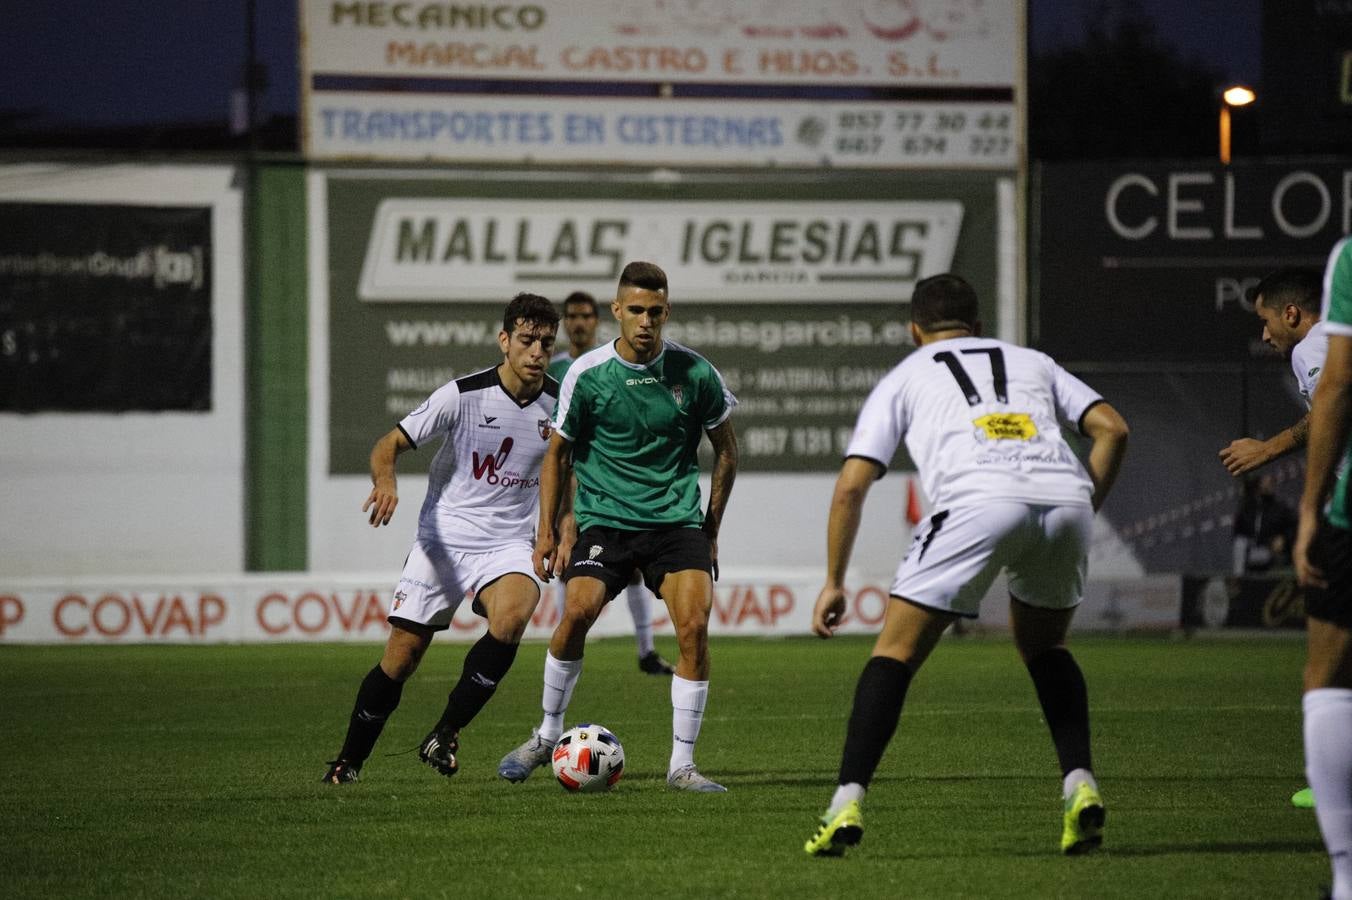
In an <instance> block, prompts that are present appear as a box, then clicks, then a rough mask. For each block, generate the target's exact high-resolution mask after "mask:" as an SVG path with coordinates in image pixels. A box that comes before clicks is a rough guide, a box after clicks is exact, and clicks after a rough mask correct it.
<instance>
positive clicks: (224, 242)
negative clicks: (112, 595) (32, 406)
mask: <svg viewBox="0 0 1352 900" xmlns="http://www.w3.org/2000/svg"><path fill="white" fill-rule="evenodd" d="M0 200H4V201H11V202H15V201H26V202H63V203H110V204H145V205H150V206H174V205H184V206H210V207H211V208H212V212H211V222H212V239H211V243H212V267H211V280H212V331H213V335H212V409H211V411H210V412H209V413H196V414H188V413H123V414H106V413H81V414H78V415H76V414H68V413H38V414H30V415H20V414H7V413H0V502H3V504H4V508H5V512H4V516H3V517H0V576H14V577H23V576H49V575H56V576H70V575H85V574H99V575H114V574H142V573H145V574H159V575H165V574H175V573H182V572H202V571H208V572H222V573H232V572H240V571H242V570H243V565H244V538H243V529H244V518H243V498H244V449H243V447H244V430H243V422H244V415H243V409H244V396H243V362H242V360H243V352H244V339H243V330H242V315H241V310H242V306H243V287H242V274H241V271H242V270H241V259H242V253H241V198H240V192H239V190H238V189H237V188H236V187H235V185H234V169H232V168H230V167H226V166H131V165H111V166H90V165H50V164H46V165H21V166H0Z"/></svg>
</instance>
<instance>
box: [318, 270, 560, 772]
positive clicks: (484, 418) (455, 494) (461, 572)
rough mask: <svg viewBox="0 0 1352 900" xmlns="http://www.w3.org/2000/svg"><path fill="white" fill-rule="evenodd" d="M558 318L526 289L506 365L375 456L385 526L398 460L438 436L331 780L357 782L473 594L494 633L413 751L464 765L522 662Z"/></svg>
mask: <svg viewBox="0 0 1352 900" xmlns="http://www.w3.org/2000/svg"><path fill="white" fill-rule="evenodd" d="M558 325H559V314H558V311H557V310H555V309H554V305H553V304H552V303H550V302H549V301H548V300H546V299H545V298H544V297H541V296H538V295H536V294H518V295H517V296H516V297H515V298H514V299H513V300H512V301H511V303H509V304H508V305H507V308H506V310H505V311H504V313H503V319H502V331H500V332H499V333H498V347H499V348H500V349H501V351H502V362H501V363H500V364H499V365H497V366H495V367H493V368H489V369H484V370H482V371H480V372H475V373H473V374H471V375H466V376H464V377H463V378H457V379H455V380H454V381H451V382H448V383H447V384H445V385H443V386H442V387H440V388H438V389H437V390H436V391H435V392H434V393H433V394H432V396H430V397H429V398H428V399H427V400H426V401H425V402H424V403H423V404H422V405H421V406H419V407H418V408H417V409H415V410H414V411H413V412H411V413H409V414H408V415H407V416H405V417H404V419H403V420H402V421H400V422H399V424H398V425H396V426H395V427H394V428H393V429H392V430H391V431H390V432H389V433H388V434H386V435H385V436H384V437H382V438H381V439H380V440H379V441H377V442H376V444H375V447H374V448H373V449H372V450H371V482H372V484H373V487H372V488H371V493H370V494H369V495H368V496H367V498H366V502H365V503H364V504H362V512H369V519H368V521H369V522H370V523H371V525H372V526H373V527H377V528H378V527H380V526H381V525H388V524H389V522H390V518H391V517H392V516H393V515H394V510H395V507H396V506H397V505H398V503H399V492H398V487H397V483H396V477H395V459H396V458H397V457H398V456H399V455H400V454H401V453H404V452H406V451H408V450H414V449H417V448H418V446H419V445H421V444H423V443H426V442H427V441H429V440H432V439H434V438H438V437H440V438H442V445H441V448H440V449H439V450H438V451H437V455H436V457H435V458H434V459H433V460H432V467H431V470H430V472H429V473H428V482H427V498H426V499H425V500H424V501H423V506H422V511H421V512H420V513H419V514H418V535H417V538H416V539H415V540H414V542H413V548H412V549H411V550H410V551H409V554H408V558H407V559H406V560H405V562H404V570H403V573H402V574H401V575H400V577H399V584H398V586H397V587H396V588H395V591H394V596H393V598H392V600H391V605H390V615H389V622H390V636H389V639H388V640H387V641H386V644H385V651H384V654H383V655H382V656H381V659H380V662H379V663H378V664H377V665H376V666H375V667H374V668H373V669H371V671H370V672H368V673H367V674H366V678H365V679H364V680H363V681H362V683H361V687H360V689H359V690H358V691H357V702H356V704H355V705H354V706H353V708H352V714H351V716H350V718H349V721H348V728H347V737H346V738H345V739H344V741H343V747H342V749H341V750H339V751H338V757H337V759H335V760H333V761H332V762H330V763H329V770H328V772H327V773H326V774H325V775H324V779H323V780H324V781H325V782H328V783H331V784H346V783H348V782H352V781H356V780H357V777H358V773H359V772H360V770H361V767H362V764H363V763H365V761H366V758H367V757H368V756H370V755H371V749H372V748H373V747H374V746H375V743H376V740H377V739H378V738H379V737H380V732H381V730H382V729H384V727H385V722H386V720H388V719H389V717H390V715H391V714H392V713H393V712H394V710H395V708H396V707H398V705H399V698H400V695H401V694H402V692H403V689H404V682H406V681H407V680H408V678H409V677H410V676H411V675H412V674H413V673H414V671H415V670H416V669H417V668H418V663H419V662H420V661H421V660H422V657H423V654H424V653H426V652H427V648H428V646H429V645H430V644H431V643H432V637H433V635H435V634H436V633H437V632H438V631H444V630H445V629H446V628H448V627H449V626H450V623H451V617H452V616H453V615H455V611H456V609H457V608H458V607H459V606H460V602H461V601H462V600H463V599H464V598H465V595H466V593H467V592H468V593H471V594H472V595H473V597H474V602H473V609H474V611H475V612H476V613H478V614H479V615H481V616H483V617H484V618H486V619H487V620H488V631H487V633H486V634H484V636H483V637H481V638H480V639H479V640H478V641H477V642H476V643H475V644H474V646H473V647H471V648H470V650H469V652H468V653H467V654H466V655H465V663H464V669H463V671H462V672H461V675H460V680H459V681H457V682H456V684H455V686H454V687H453V688H452V689H451V693H450V696H449V697H448V698H447V701H446V708H445V710H444V711H443V712H442V715H441V718H440V720H438V721H437V723H436V725H435V726H433V728H432V730H431V731H430V732H429V733H428V735H427V737H426V738H424V739H423V742H422V745H421V746H420V747H419V749H418V755H419V758H420V759H422V761H423V762H425V763H427V765H429V766H431V767H432V768H433V769H435V770H436V771H437V772H439V773H441V774H442V775H446V776H451V775H454V774H455V773H456V772H457V771H458V770H459V768H460V764H459V761H458V760H457V759H456V756H455V754H456V753H457V752H458V751H459V747H460V741H459V734H460V730H461V729H462V728H464V727H465V726H466V725H468V724H469V723H470V721H471V720H472V719H473V718H474V717H475V715H477V714H478V712H479V710H481V709H482V708H483V707H484V704H486V703H487V702H488V701H489V699H490V698H491V697H492V696H493V693H494V691H495V690H496V689H497V686H498V684H499V682H501V681H502V679H503V677H504V676H505V675H506V674H507V670H508V669H510V668H511V665H512V661H513V660H515V659H516V651H517V647H518V645H519V644H520V643H521V635H522V634H523V633H524V632H525V630H526V625H527V623H528V622H529V620H530V616H531V614H532V613H533V612H534V611H535V606H536V604H537V603H539V601H540V582H539V581H538V580H537V579H536V576H535V569H534V562H533V561H532V559H531V550H532V540H531V538H532V532H533V529H534V525H535V513H536V502H537V496H538V493H537V485H538V484H539V470H540V460H541V459H542V458H543V456H544V454H545V449H546V448H547V447H548V441H549V436H550V419H551V417H552V416H553V413H554V408H555V404H556V402H557V399H558V383H557V382H555V381H554V380H553V379H552V378H549V377H548V376H547V375H546V374H545V372H546V368H547V367H548V364H549V356H550V353H551V352H552V350H553V348H554V336H555V333H556V331H557V329H558Z"/></svg>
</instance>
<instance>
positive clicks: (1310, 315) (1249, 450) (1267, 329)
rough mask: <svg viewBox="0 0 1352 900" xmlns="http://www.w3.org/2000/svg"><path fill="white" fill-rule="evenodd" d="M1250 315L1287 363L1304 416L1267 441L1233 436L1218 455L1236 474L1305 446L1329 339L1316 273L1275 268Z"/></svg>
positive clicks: (1257, 292)
mask: <svg viewBox="0 0 1352 900" xmlns="http://www.w3.org/2000/svg"><path fill="white" fill-rule="evenodd" d="M1252 296H1253V311H1254V312H1255V313H1256V314H1257V315H1258V318H1259V319H1261V320H1262V322H1263V341H1264V342H1266V343H1267V344H1269V345H1270V346H1271V347H1272V348H1273V349H1275V350H1277V351H1278V352H1280V353H1281V354H1282V355H1283V356H1286V357H1288V358H1289V359H1290V360H1291V371H1292V372H1294V373H1295V376H1296V386H1297V388H1298V389H1299V391H1300V397H1301V400H1302V401H1303V402H1304V404H1305V410H1306V413H1305V415H1303V416H1301V417H1300V419H1299V421H1297V422H1296V423H1295V424H1294V425H1292V426H1291V427H1290V428H1286V429H1283V430H1282V431H1279V432H1278V433H1277V434H1274V435H1273V436H1272V437H1270V438H1268V439H1267V440H1258V439H1256V438H1247V437H1245V438H1237V439H1235V440H1233V441H1231V442H1230V444H1229V445H1228V446H1227V447H1226V448H1225V449H1224V450H1222V451H1221V452H1220V458H1221V462H1222V463H1223V464H1224V465H1225V468H1226V470H1227V471H1228V472H1229V473H1230V474H1231V475H1235V476H1239V475H1244V474H1246V473H1248V472H1252V471H1253V470H1254V469H1257V468H1259V467H1260V466H1265V465H1267V464H1268V463H1270V462H1272V461H1273V460H1276V459H1280V458H1281V457H1283V456H1286V455H1287V454H1288V453H1293V452H1295V451H1296V450H1299V449H1301V448H1302V447H1304V446H1305V443H1306V441H1307V440H1308V439H1309V435H1310V415H1309V409H1310V398H1311V397H1313V396H1314V388H1315V385H1316V384H1318V383H1319V373H1320V372H1322V371H1323V369H1324V357H1325V356H1327V355H1328V349H1329V338H1328V334H1327V333H1326V332H1325V331H1324V323H1323V321H1322V320H1321V319H1320V316H1321V312H1320V304H1321V303H1322V302H1323V282H1322V277H1321V273H1320V272H1318V271H1305V270H1302V269H1278V270H1277V271H1275V272H1272V273H1271V274H1269V275H1266V276H1264V278H1263V280H1262V281H1260V282H1258V286H1257V287H1255V288H1254V289H1253V294H1252Z"/></svg>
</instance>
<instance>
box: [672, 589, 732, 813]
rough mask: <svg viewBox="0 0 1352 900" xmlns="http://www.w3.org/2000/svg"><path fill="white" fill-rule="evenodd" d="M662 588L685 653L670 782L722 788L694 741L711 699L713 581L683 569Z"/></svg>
mask: <svg viewBox="0 0 1352 900" xmlns="http://www.w3.org/2000/svg"><path fill="white" fill-rule="evenodd" d="M660 588H661V589H660V591H659V593H660V594H661V596H662V599H663V600H664V601H666V604H667V610H668V612H670V613H671V623H672V626H673V627H674V628H675V629H676V645H677V647H678V648H679V650H680V658H679V660H677V663H676V674H675V675H674V676H673V677H672V679H671V759H670V761H669V763H668V765H667V784H668V785H669V786H671V787H673V788H675V789H677V790H683V791H695V792H698V793H708V794H714V793H722V792H723V791H725V790H726V788H724V787H723V786H722V785H720V784H718V783H716V782H713V781H710V780H709V779H708V778H706V777H704V776H703V775H701V774H700V773H699V770H697V769H696V768H695V741H696V740H698V739H699V732H700V725H701V724H702V723H703V721H704V707H705V704H706V703H707V702H708V699H709V610H710V609H712V608H713V596H714V582H713V578H712V577H711V576H710V574H709V573H708V572H706V571H704V570H703V569H682V570H681V571H679V572H671V573H669V574H668V575H667V576H666V577H665V578H663V579H662V584H661V585H660Z"/></svg>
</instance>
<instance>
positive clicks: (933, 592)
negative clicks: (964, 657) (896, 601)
mask: <svg viewBox="0 0 1352 900" xmlns="http://www.w3.org/2000/svg"><path fill="white" fill-rule="evenodd" d="M1093 527H1094V512H1093V510H1092V509H1090V508H1089V507H1088V506H1037V505H1033V504H1029V503H1019V502H1017V501H1011V500H992V501H990V502H988V503H982V504H979V505H973V506H963V507H954V508H952V509H948V510H943V511H940V512H937V513H935V514H934V515H932V516H930V517H929V518H928V519H927V520H925V521H924V522H922V523H921V524H920V525H919V526H917V528H916V531H915V537H914V539H913V540H912V541H911V549H910V551H909V552H908V553H907V554H906V558H905V559H903V560H902V561H901V565H900V566H898V567H897V574H896V577H895V578H894V579H893V581H892V595H893V596H895V597H903V598H905V599H906V600H910V601H911V602H913V603H916V604H919V605H920V606H929V607H933V608H935V609H941V610H945V611H947V612H955V613H957V614H958V615H961V616H967V617H968V618H975V617H976V614H977V611H978V609H979V608H980V606H981V598H982V597H984V596H986V591H987V590H989V589H990V586H991V582H992V581H994V580H995V576H996V575H998V574H1000V570H1001V569H1006V570H1008V573H1009V592H1010V593H1011V594H1013V595H1014V596H1015V597H1016V598H1018V599H1019V600H1021V601H1022V602H1024V603H1027V604H1029V605H1030V606H1037V607H1041V608H1043V609H1069V608H1071V607H1074V606H1077V605H1079V602H1080V599H1081V597H1082V596H1083V594H1084V579H1085V572H1086V570H1087V565H1086V562H1087V557H1088V555H1089V538H1090V535H1091V533H1092V531H1093Z"/></svg>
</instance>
